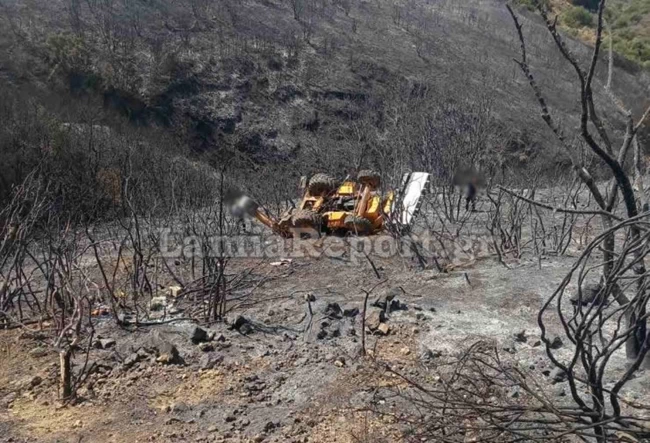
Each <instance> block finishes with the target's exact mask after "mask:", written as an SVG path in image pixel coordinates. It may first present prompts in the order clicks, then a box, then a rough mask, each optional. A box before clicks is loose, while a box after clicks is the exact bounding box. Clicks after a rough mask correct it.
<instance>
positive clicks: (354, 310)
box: [343, 308, 359, 318]
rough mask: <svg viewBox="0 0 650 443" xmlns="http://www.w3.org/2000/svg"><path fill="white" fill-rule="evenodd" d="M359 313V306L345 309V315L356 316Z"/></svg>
mask: <svg viewBox="0 0 650 443" xmlns="http://www.w3.org/2000/svg"><path fill="white" fill-rule="evenodd" d="M357 315H359V309H358V308H348V309H344V310H343V317H350V318H353V317H356V316H357Z"/></svg>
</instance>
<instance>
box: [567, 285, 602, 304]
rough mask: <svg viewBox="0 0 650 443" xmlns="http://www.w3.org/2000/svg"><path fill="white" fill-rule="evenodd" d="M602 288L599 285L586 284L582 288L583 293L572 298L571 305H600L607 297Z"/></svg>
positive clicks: (578, 293)
mask: <svg viewBox="0 0 650 443" xmlns="http://www.w3.org/2000/svg"><path fill="white" fill-rule="evenodd" d="M602 289H603V288H602V286H601V285H600V284H598V283H585V284H584V285H583V286H582V293H580V292H576V293H575V294H573V296H572V297H571V303H573V304H574V305H577V304H582V305H589V304H592V303H595V304H600V303H601V302H602V300H603V296H604V295H605V291H603V290H602Z"/></svg>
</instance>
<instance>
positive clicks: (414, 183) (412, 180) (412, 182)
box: [397, 172, 429, 227]
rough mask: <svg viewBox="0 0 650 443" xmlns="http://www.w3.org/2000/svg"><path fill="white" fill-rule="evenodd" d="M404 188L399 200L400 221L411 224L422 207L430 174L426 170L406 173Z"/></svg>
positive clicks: (403, 224)
mask: <svg viewBox="0 0 650 443" xmlns="http://www.w3.org/2000/svg"><path fill="white" fill-rule="evenodd" d="M402 183H403V185H402V189H401V192H400V194H401V195H400V197H399V200H398V204H399V208H397V209H398V210H400V214H399V223H400V224H401V225H402V226H406V227H408V226H410V225H411V223H412V222H413V218H414V217H415V215H416V214H417V212H418V210H419V209H420V201H421V199H422V194H423V193H424V192H425V190H426V189H427V186H428V183H429V174H428V173H426V172H411V173H407V174H404V178H403V180H402Z"/></svg>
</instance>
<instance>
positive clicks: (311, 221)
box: [234, 170, 429, 237]
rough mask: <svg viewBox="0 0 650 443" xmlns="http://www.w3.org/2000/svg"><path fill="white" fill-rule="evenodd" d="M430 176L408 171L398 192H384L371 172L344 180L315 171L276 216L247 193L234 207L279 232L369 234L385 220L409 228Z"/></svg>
mask: <svg viewBox="0 0 650 443" xmlns="http://www.w3.org/2000/svg"><path fill="white" fill-rule="evenodd" d="M428 179H429V174H427V173H423V172H413V173H407V174H405V175H404V178H403V180H402V183H401V186H400V187H399V189H398V190H397V191H394V190H390V191H387V192H385V193H382V192H381V190H380V186H381V178H380V176H379V174H377V173H376V172H374V171H369V170H363V171H360V172H359V174H358V175H357V177H356V179H352V178H350V177H347V178H346V179H345V180H343V181H342V182H339V181H337V180H336V179H334V178H333V177H330V176H329V175H327V174H316V175H314V176H313V177H311V179H310V180H309V181H307V179H306V177H303V179H302V180H301V188H303V190H304V193H303V197H302V199H301V200H300V202H299V204H298V205H297V207H296V208H295V209H292V210H289V211H287V212H286V213H285V214H283V216H282V217H280V219H279V220H276V219H274V218H273V217H271V216H269V215H268V212H267V211H265V210H264V209H263V208H261V207H260V206H259V205H258V204H257V203H256V202H254V201H253V200H252V199H250V198H249V197H247V196H241V197H240V198H239V199H237V201H236V202H235V204H234V210H235V212H236V213H238V214H248V215H250V216H252V217H254V218H256V219H257V220H259V221H260V222H261V223H263V224H264V225H266V226H268V227H269V228H271V229H272V230H273V231H274V232H275V233H277V234H279V235H281V236H283V237H292V236H294V235H296V234H297V233H310V232H316V233H325V234H338V235H346V234H355V235H371V234H376V233H378V232H380V231H382V230H384V229H386V228H387V227H388V226H389V225H390V226H392V227H394V228H396V230H398V231H403V230H405V229H409V228H410V226H411V223H412V221H413V218H414V216H415V214H416V213H417V211H418V210H419V208H420V201H421V197H422V195H423V193H424V192H425V190H426V188H427V186H428Z"/></svg>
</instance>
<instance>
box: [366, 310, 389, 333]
mask: <svg viewBox="0 0 650 443" xmlns="http://www.w3.org/2000/svg"><path fill="white" fill-rule="evenodd" d="M385 321H386V314H384V311H381V310H379V309H373V310H371V311H370V313H368V314H367V315H366V326H367V327H368V329H370V330H371V331H374V330H376V329H378V328H379V326H380V325H381V324H382V323H384V322H385Z"/></svg>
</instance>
